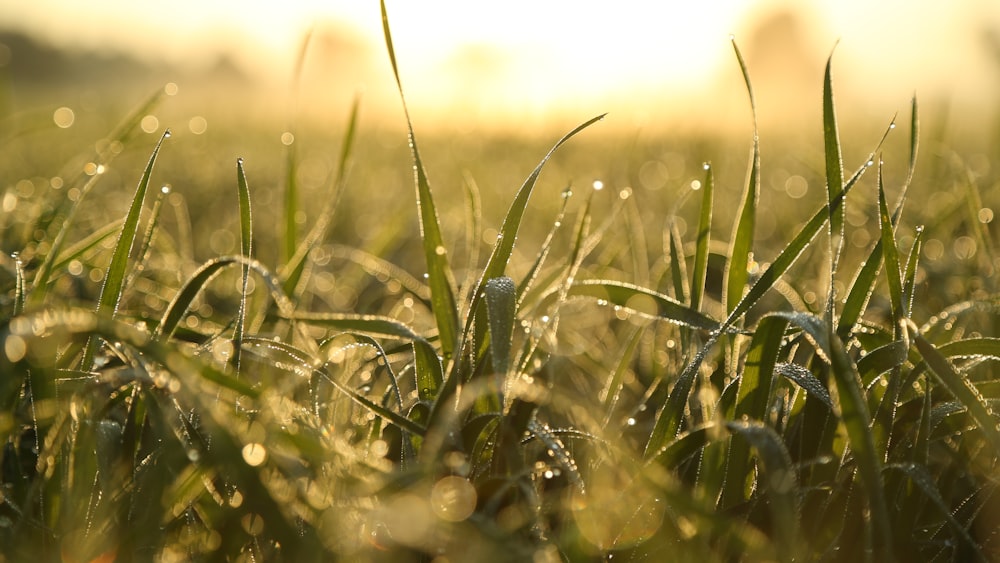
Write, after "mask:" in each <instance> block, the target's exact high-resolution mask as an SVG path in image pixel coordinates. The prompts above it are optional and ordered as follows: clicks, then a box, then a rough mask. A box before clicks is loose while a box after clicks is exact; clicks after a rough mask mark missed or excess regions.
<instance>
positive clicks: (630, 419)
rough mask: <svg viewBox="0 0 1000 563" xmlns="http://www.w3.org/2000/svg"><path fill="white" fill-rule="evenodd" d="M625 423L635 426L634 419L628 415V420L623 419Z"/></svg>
mask: <svg viewBox="0 0 1000 563" xmlns="http://www.w3.org/2000/svg"><path fill="white" fill-rule="evenodd" d="M625 423H626V424H628V425H629V426H635V419H634V418H632V417H631V416H630V417H628V420H626V421H625Z"/></svg>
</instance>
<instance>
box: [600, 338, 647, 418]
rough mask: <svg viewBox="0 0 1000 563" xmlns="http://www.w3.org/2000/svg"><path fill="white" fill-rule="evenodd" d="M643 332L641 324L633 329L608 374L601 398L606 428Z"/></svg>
mask: <svg viewBox="0 0 1000 563" xmlns="http://www.w3.org/2000/svg"><path fill="white" fill-rule="evenodd" d="M642 333H643V327H641V326H637V327H635V328H633V329H632V332H631V333H630V334H629V336H628V338H627V339H626V340H625V346H624V347H622V352H621V355H620V356H619V357H618V361H617V362H616V363H615V368H614V369H613V370H612V371H611V373H610V374H609V375H608V383H607V385H605V387H604V391H603V392H602V393H601V400H602V402H603V405H602V409H603V410H604V428H608V427H609V425H610V424H611V418H612V416H614V412H615V406H616V405H617V404H618V399H619V397H620V395H621V390H622V386H623V384H624V381H625V373H626V372H627V371H628V368H629V365H631V363H632V358H633V356H635V350H636V348H638V347H639V342H640V340H641V337H642Z"/></svg>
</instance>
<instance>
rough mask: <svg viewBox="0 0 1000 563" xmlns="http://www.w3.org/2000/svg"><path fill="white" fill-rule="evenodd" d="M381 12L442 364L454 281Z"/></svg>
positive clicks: (454, 337)
mask: <svg viewBox="0 0 1000 563" xmlns="http://www.w3.org/2000/svg"><path fill="white" fill-rule="evenodd" d="M380 4H381V8H382V31H383V33H384V35H385V44H386V48H387V49H388V50H389V61H390V62H391V63H392V74H393V76H394V77H395V78H396V86H397V87H398V88H399V96H400V99H401V101H402V103H403V112H404V114H405V115H406V127H407V131H408V132H409V137H410V152H411V153H412V156H413V171H414V176H415V183H416V188H417V212H418V215H419V219H420V235H421V238H422V239H423V247H424V258H425V260H426V263H427V283H428V285H429V286H430V289H431V308H432V310H433V311H434V318H435V320H436V321H437V328H438V335H439V339H440V344H441V353H442V355H443V356H444V358H445V361H446V362H447V361H450V360H451V358H452V355H453V354H454V352H455V347H456V345H457V343H458V303H457V301H456V300H455V292H454V286H455V283H454V280H453V279H452V277H453V274H452V272H451V269H450V268H449V267H448V252H447V249H446V248H445V246H444V239H443V238H442V236H441V224H440V222H439V221H438V214H437V208H436V207H435V206H434V198H433V196H432V195H431V188H430V182H429V181H428V180H427V173H426V172H425V171H424V164H423V161H422V160H421V159H420V151H419V150H418V149H417V139H416V136H415V135H414V133H413V122H412V121H411V120H410V113H409V110H408V109H407V107H406V99H405V98H404V97H403V83H402V81H400V79H399V68H398V66H397V64H396V52H395V50H394V49H393V46H392V35H391V34H390V33H389V15H388V13H387V12H386V8H385V1H384V0H381V1H380Z"/></svg>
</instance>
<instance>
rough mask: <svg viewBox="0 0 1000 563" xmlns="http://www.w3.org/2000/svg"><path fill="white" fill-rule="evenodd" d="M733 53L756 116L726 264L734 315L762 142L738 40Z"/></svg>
mask: <svg viewBox="0 0 1000 563" xmlns="http://www.w3.org/2000/svg"><path fill="white" fill-rule="evenodd" d="M733 50H734V51H735V52H736V59H737V61H739V64H740V71H741V72H742V73H743V82H744V83H745V84H746V88H747V94H748V95H749V97H750V111H751V112H752V113H753V154H752V156H751V158H750V172H749V175H748V178H747V185H746V189H745V193H744V194H743V203H742V206H741V208H740V213H739V216H738V218H737V220H736V224H735V225H733V234H732V242H731V246H730V248H729V255H728V256H729V260H728V261H727V264H726V278H725V279H726V286H725V303H726V312H728V313H732V312H733V311H734V310H735V309H736V307H737V305H738V304H739V302H740V299H741V298H742V297H743V291H744V290H745V289H746V285H747V281H748V279H749V272H748V270H747V268H748V266H749V264H750V255H751V252H752V251H753V237H754V226H755V224H756V222H757V199H758V197H759V196H760V139H759V137H758V134H757V103H756V101H755V100H754V95H753V88H752V87H751V85H750V73H749V71H748V70H747V66H746V62H745V61H744V60H743V55H742V54H741V53H740V49H739V47H737V46H736V41H733Z"/></svg>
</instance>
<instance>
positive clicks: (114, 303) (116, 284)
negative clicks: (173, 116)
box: [80, 129, 170, 371]
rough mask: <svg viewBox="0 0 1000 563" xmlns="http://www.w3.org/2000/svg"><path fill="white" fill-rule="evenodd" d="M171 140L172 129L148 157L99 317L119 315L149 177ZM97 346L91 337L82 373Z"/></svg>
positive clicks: (100, 303)
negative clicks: (129, 260) (164, 144)
mask: <svg viewBox="0 0 1000 563" xmlns="http://www.w3.org/2000/svg"><path fill="white" fill-rule="evenodd" d="M168 137H170V130H169V129H167V130H166V131H164V132H163V135H162V136H161V137H160V140H159V141H157V143H156V147H155V148H153V154H152V155H150V157H149V162H148V163H147V164H146V169H145V170H144V171H143V173H142V178H140V179H139V185H138V187H137V188H136V191H135V195H134V196H133V197H132V204H131V206H130V207H129V210H128V214H127V215H126V216H125V223H124V224H123V225H122V231H121V233H120V234H119V235H118V242H117V243H116V244H115V249H114V253H113V254H112V255H111V263H110V264H109V265H108V272H107V275H106V276H105V277H104V285H103V287H101V295H100V297H99V298H98V302H97V314H98V315H99V316H106V317H109V318H114V316H115V314H116V313H117V312H118V304H119V302H120V300H121V292H122V286H123V284H124V282H125V277H126V275H127V273H128V258H129V254H130V253H131V250H132V243H133V242H135V236H136V232H137V231H138V228H139V217H140V215H141V214H142V204H143V202H144V201H145V199H146V191H147V188H149V178H150V176H151V175H152V174H153V165H154V164H155V163H156V156H157V155H158V154H159V152H160V146H161V145H162V144H163V140H164V139H167V138H168ZM97 345H98V342H97V339H96V338H91V339H90V340H89V342H88V343H87V345H86V346H85V347H84V353H83V358H82V360H81V362H80V368H81V369H82V370H84V371H89V370H90V369H91V368H92V367H93V363H94V354H96V352H97Z"/></svg>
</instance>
